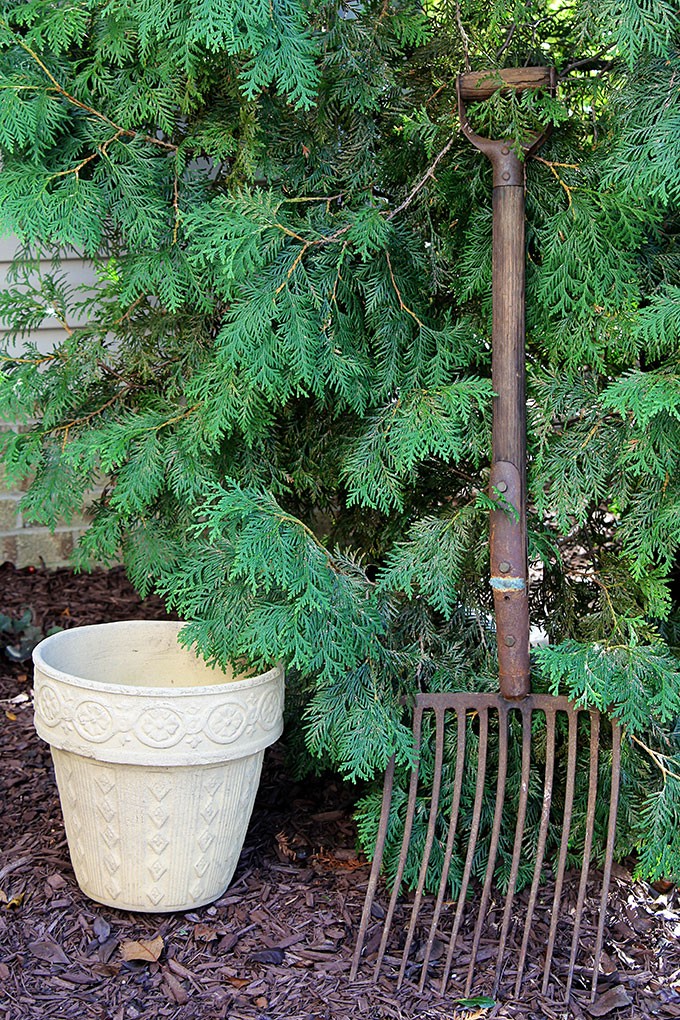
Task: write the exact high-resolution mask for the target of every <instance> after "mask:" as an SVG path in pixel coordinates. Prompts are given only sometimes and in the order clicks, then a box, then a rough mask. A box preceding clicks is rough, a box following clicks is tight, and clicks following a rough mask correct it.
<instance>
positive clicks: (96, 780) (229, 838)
mask: <svg viewBox="0 0 680 1020" xmlns="http://www.w3.org/2000/svg"><path fill="white" fill-rule="evenodd" d="M181 626H182V624H180V623H174V622H165V621H152V622H149V621H131V622H126V623H107V624H101V625H98V626H94V627H76V628H74V629H72V630H66V631H62V632H60V633H59V634H54V635H52V636H51V637H48V638H46V639H45V640H44V641H42V642H41V643H40V644H39V645H38V647H37V648H36V649H35V651H34V653H33V661H34V664H35V726H36V729H37V731H38V734H39V735H40V736H41V737H42V738H43V740H46V741H47V742H48V743H49V744H50V746H51V751H52V757H53V760H54V768H55V772H56V777H57V786H58V788H59V796H60V799H61V804H62V808H63V813H64V822H65V826H66V836H67V839H68V845H69V850H70V852H71V860H72V862H73V867H74V870H75V873H76V878H77V880H78V884H79V885H80V887H81V889H82V890H83V892H85V893H86V894H87V895H88V896H90V897H91V898H92V899H93V900H97V901H98V902H99V903H106V904H108V905H109V906H112V907H118V908H120V909H125V910H145V911H169V910H187V909H189V908H193V907H197V906H200V905H202V904H204V903H210V902H211V900H214V899H216V898H217V897H218V896H220V895H221V894H222V893H223V892H224V890H225V889H226V888H227V886H228V885H229V882H230V881H231V878H232V876H233V873H234V870H235V868H236V864H237V862H238V858H239V854H240V852H241V849H242V846H243V841H244V839H245V834H246V828H247V826H248V821H249V819H250V815H251V812H252V809H253V803H254V800H255V794H256V792H257V787H258V783H259V779H260V770H261V767H262V758H263V755H264V749H265V747H267V746H268V745H269V744H271V743H273V742H274V741H275V740H276V739H277V738H278V737H279V736H280V735H281V731H282V729H283V687H284V683H283V680H284V677H283V669H282V668H281V667H278V666H277V667H275V668H274V669H271V670H269V672H267V673H263V674H262V675H261V676H253V677H247V678H245V679H243V678H239V677H238V676H232V675H230V674H224V673H220V672H219V671H216V670H213V669H210V668H209V667H208V666H206V665H205V663H204V662H203V661H201V660H200V659H198V658H196V657H195V655H194V654H193V653H192V652H191V651H189V650H187V649H185V648H182V647H181V646H180V645H179V644H178V643H177V633H178V631H179V629H180V627H181Z"/></svg>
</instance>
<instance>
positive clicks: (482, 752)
mask: <svg viewBox="0 0 680 1020" xmlns="http://www.w3.org/2000/svg"><path fill="white" fill-rule="evenodd" d="M488 736H489V710H488V708H480V709H479V756H478V759H477V785H476V787H475V801H474V806H473V809H472V825H471V827H470V844H469V846H468V852H467V856H466V858H465V867H464V869H463V877H462V879H461V885H460V892H459V894H458V903H457V904H456V916H455V918H454V921H453V929H452V931H451V941H450V942H449V949H448V953H447V954H446V964H445V966H444V975H443V977H442V984H441V991H442V995H443V994H444V992H445V991H446V985H447V983H448V980H449V974H450V972H451V963H452V961H453V953H454V950H455V946H456V939H457V938H458V932H459V930H460V925H461V922H462V920H463V910H464V909H465V897H466V895H467V889H468V883H469V881H470V874H471V872H472V861H473V859H474V855H475V848H476V846H477V836H478V835H479V822H480V819H481V815H482V801H483V799H484V782H485V779H486V755H487V745H488Z"/></svg>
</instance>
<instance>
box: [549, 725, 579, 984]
mask: <svg viewBox="0 0 680 1020" xmlns="http://www.w3.org/2000/svg"><path fill="white" fill-rule="evenodd" d="M577 724H578V717H577V714H576V712H570V713H569V748H568V755H567V785H566V790H565V794H564V816H563V818H562V841H561V843H560V855H559V858H558V862H557V874H556V876H555V895H554V897H553V903H552V912H551V917H550V932H549V935H548V946H547V949H546V953H545V966H544V968H543V985H542V988H541V992H542V994H543V995H545V993H546V992H547V990H548V982H549V980H550V966H551V964H552V957H553V951H554V948H555V936H556V934H557V924H558V921H559V916H560V901H561V899H562V886H563V884H564V871H565V867H566V863H567V850H568V848H569V834H570V831H571V813H572V808H573V805H574V779H575V776H576V739H577Z"/></svg>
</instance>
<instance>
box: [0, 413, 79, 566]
mask: <svg viewBox="0 0 680 1020" xmlns="http://www.w3.org/2000/svg"><path fill="white" fill-rule="evenodd" d="M8 427H9V426H7V425H2V424H0V432H4V431H5V430H6V429H7V428H8ZM22 495H23V492H22V491H21V490H20V489H16V488H12V487H11V485H10V484H9V482H8V480H7V478H6V475H5V471H4V469H3V466H2V464H0V562H4V561H6V560H9V561H10V563H13V564H14V565H15V566H16V567H41V566H44V567H50V568H56V567H64V566H66V565H67V564H68V562H69V557H70V555H71V553H72V552H73V547H74V545H75V543H76V542H77V541H78V537H79V535H81V534H82V533H83V531H84V530H85V528H86V527H87V519H86V518H85V517H83V518H80V519H78V520H73V521H71V522H70V523H69V524H63V525H62V526H61V527H58V528H55V530H54V531H53V532H52V531H50V529H49V528H45V527H39V526H36V525H34V524H27V523H26V522H25V521H24V519H23V516H22V514H21V509H20V506H19V504H20V500H21V497H22Z"/></svg>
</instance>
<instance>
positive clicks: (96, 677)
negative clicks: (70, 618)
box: [39, 620, 248, 688]
mask: <svg viewBox="0 0 680 1020" xmlns="http://www.w3.org/2000/svg"><path fill="white" fill-rule="evenodd" d="M182 626H183V624H181V623H176V622H173V621H164V620H150V621H146V620H143V621H140V620H130V621H127V622H124V623H107V624H99V625H95V626H92V627H74V628H73V629H72V630H65V631H61V632H60V633H59V634H53V635H52V636H51V637H49V638H47V639H46V640H45V641H43V642H42V643H41V645H40V646H39V652H40V655H41V657H42V660H43V662H44V663H45V666H46V667H47V668H48V669H50V668H51V669H56V670H59V671H60V672H62V673H66V674H68V675H69V676H73V677H78V678H79V679H81V680H88V681H95V682H97V683H104V684H117V685H119V686H125V687H146V688H148V687H210V686H215V685H217V684H224V683H230V682H233V681H235V680H242V679H244V677H245V676H247V675H248V674H246V673H243V674H234V673H233V671H231V670H227V671H226V672H222V671H221V670H220V669H217V668H216V669H212V668H211V667H209V666H207V665H206V664H205V662H204V661H203V660H202V659H199V658H197V657H196V655H195V654H194V652H192V651H191V650H190V649H188V648H184V647H183V646H182V645H180V644H178V642H177V635H178V633H179V631H180V629H181V627H182Z"/></svg>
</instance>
